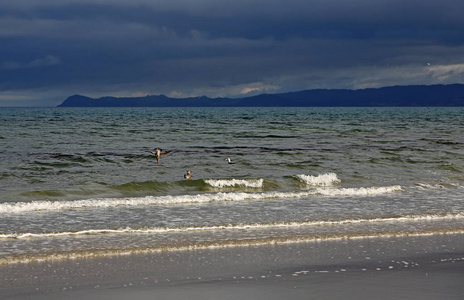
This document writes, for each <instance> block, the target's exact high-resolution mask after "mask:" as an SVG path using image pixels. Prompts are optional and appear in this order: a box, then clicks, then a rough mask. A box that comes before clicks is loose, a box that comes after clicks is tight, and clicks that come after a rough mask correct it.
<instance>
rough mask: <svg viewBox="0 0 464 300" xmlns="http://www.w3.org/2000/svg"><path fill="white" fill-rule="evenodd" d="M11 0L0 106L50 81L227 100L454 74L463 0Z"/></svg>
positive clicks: (0, 61) (3, 29)
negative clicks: (265, 92) (85, 0)
mask: <svg viewBox="0 0 464 300" xmlns="http://www.w3.org/2000/svg"><path fill="white" fill-rule="evenodd" d="M11 2H13V3H3V2H0V43H1V45H2V47H0V105H1V101H2V99H5V97H8V95H10V97H14V96H15V95H19V94H21V92H22V93H28V92H29V93H31V94H32V93H37V91H38V90H42V91H43V90H46V91H47V93H46V95H47V97H49V96H50V95H52V94H53V93H52V92H50V91H51V90H53V89H56V90H57V97H58V94H59V97H62V94H63V93H66V92H64V91H69V92H68V94H70V93H74V92H76V93H85V94H88V95H100V94H101V95H103V94H111V95H116V96H117V95H131V94H134V95H135V94H143V93H151V94H153V93H154V94H158V93H165V94H168V95H179V96H193V95H199V94H207V95H209V96H230V95H234V94H242V93H246V92H249V91H252V92H260V91H284V90H294V89H305V88H318V87H326V88H338V87H348V88H359V87H368V86H382V85H391V84H404V83H406V84H433V83H452V82H462V81H463V80H464V76H463V72H462V64H464V61H463V59H464V54H463V53H464V51H463V50H464V35H463V34H462V33H463V32H464V4H463V3H464V2H463V1H461V0H444V1H429V0H423V1H417V0H409V1H395V0H389V1H387V0H370V1H367V0H353V1H346V0H332V1H327V0H324V1H322V0H317V1H291V0H287V1H277V0H268V1H264V0H261V1H241V0H239V1H221V0H216V1H212V0H211V1H206V0H198V1H188V0H183V1H142V0H135V1H131V2H130V4H129V2H127V1H109V0H107V1H105V0H100V1H92V2H82V1H71V0H63V1H60V2H56V1H49V0H44V1H32V0H31V1H27V0H18V1H11ZM57 3H58V4H57ZM395 78H396V79H395ZM66 88H67V89H66ZM58 91H59V92H58Z"/></svg>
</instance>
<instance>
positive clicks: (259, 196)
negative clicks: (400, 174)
mask: <svg viewBox="0 0 464 300" xmlns="http://www.w3.org/2000/svg"><path fill="white" fill-rule="evenodd" d="M401 190H402V189H401V186H399V185H394V186H387V187H369V188H330V189H326V188H315V189H311V190H308V191H300V192H260V193H251V192H218V193H203V194H196V195H167V196H146V197H127V198H97V199H86V200H75V201H33V202H16V203H2V204H0V214H15V213H27V212H31V211H45V212H47V211H58V210H66V209H99V208H101V209H104V208H113V207H117V206H146V205H179V204H203V203H213V202H223V201H244V200H248V201H250V200H267V199H292V198H305V197H311V196H317V195H319V196H329V197H330V196H344V197H353V196H358V197H363V196H376V195H382V194H389V193H393V192H398V191H401Z"/></svg>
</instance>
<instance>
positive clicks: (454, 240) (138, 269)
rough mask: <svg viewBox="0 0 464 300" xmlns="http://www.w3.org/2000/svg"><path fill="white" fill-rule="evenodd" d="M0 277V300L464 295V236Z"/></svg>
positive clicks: (5, 270)
mask: <svg viewBox="0 0 464 300" xmlns="http://www.w3.org/2000/svg"><path fill="white" fill-rule="evenodd" d="M0 274H1V275H0V276H1V277H0V282H1V284H0V298H1V299H81V298H84V297H85V298H91V299H128V298H132V299H153V298H154V297H155V296H156V299H181V298H189V299H205V298H212V299H217V298H222V299H236V298H240V299H263V300H264V299H267V300H268V299H282V298H285V297H289V298H296V297H306V298H308V296H309V295H311V297H310V298H311V299H339V298H343V299H367V298H375V299H392V298H395V297H397V298H398V297H401V298H404V299H443V298H446V299H460V298H461V297H462V295H464V286H463V285H462V280H463V279H464V234H462V233H460V234H447V235H423V236H401V237H398V236H396V237H379V238H357V239H346V240H336V241H335V240H327V241H312V242H301V243H292V244H275V245H256V246H244V247H231V248H205V249H195V250H182V251H169V252H159V253H147V254H136V255H131V254H129V255H119V256H111V257H97V258H85V259H67V260H58V261H44V262H37V263H26V264H11V265H1V266H0Z"/></svg>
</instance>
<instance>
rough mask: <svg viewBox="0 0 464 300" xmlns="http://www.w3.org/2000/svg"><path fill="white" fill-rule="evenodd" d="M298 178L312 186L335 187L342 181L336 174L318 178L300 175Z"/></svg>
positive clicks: (327, 174) (323, 175) (322, 175)
mask: <svg viewBox="0 0 464 300" xmlns="http://www.w3.org/2000/svg"><path fill="white" fill-rule="evenodd" d="M296 178H298V179H299V180H300V181H302V182H303V183H305V184H307V185H311V186H333V185H334V184H335V183H339V182H340V181H341V180H340V179H338V177H337V174H335V173H326V174H321V175H318V176H312V175H305V174H299V175H296Z"/></svg>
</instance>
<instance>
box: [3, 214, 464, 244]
mask: <svg viewBox="0 0 464 300" xmlns="http://www.w3.org/2000/svg"><path fill="white" fill-rule="evenodd" d="M453 219H464V213H457V214H447V215H417V216H414V215H410V216H402V217H390V218H388V217H387V218H373V219H362V218H361V219H345V220H319V221H301V222H281V223H269V224H258V223H255V224H237V225H231V224H229V225H217V226H192V227H153V228H130V227H126V228H119V229H87V230H81V231H75V232H42V233H9V234H0V239H24V238H54V237H55V238H56V237H62V236H90V235H102V234H157V233H171V232H193V231H197V232H198V231H219V230H261V229H270V228H295V227H307V226H327V225H333V226H336V225H345V224H361V223H398V222H420V221H442V220H453Z"/></svg>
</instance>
